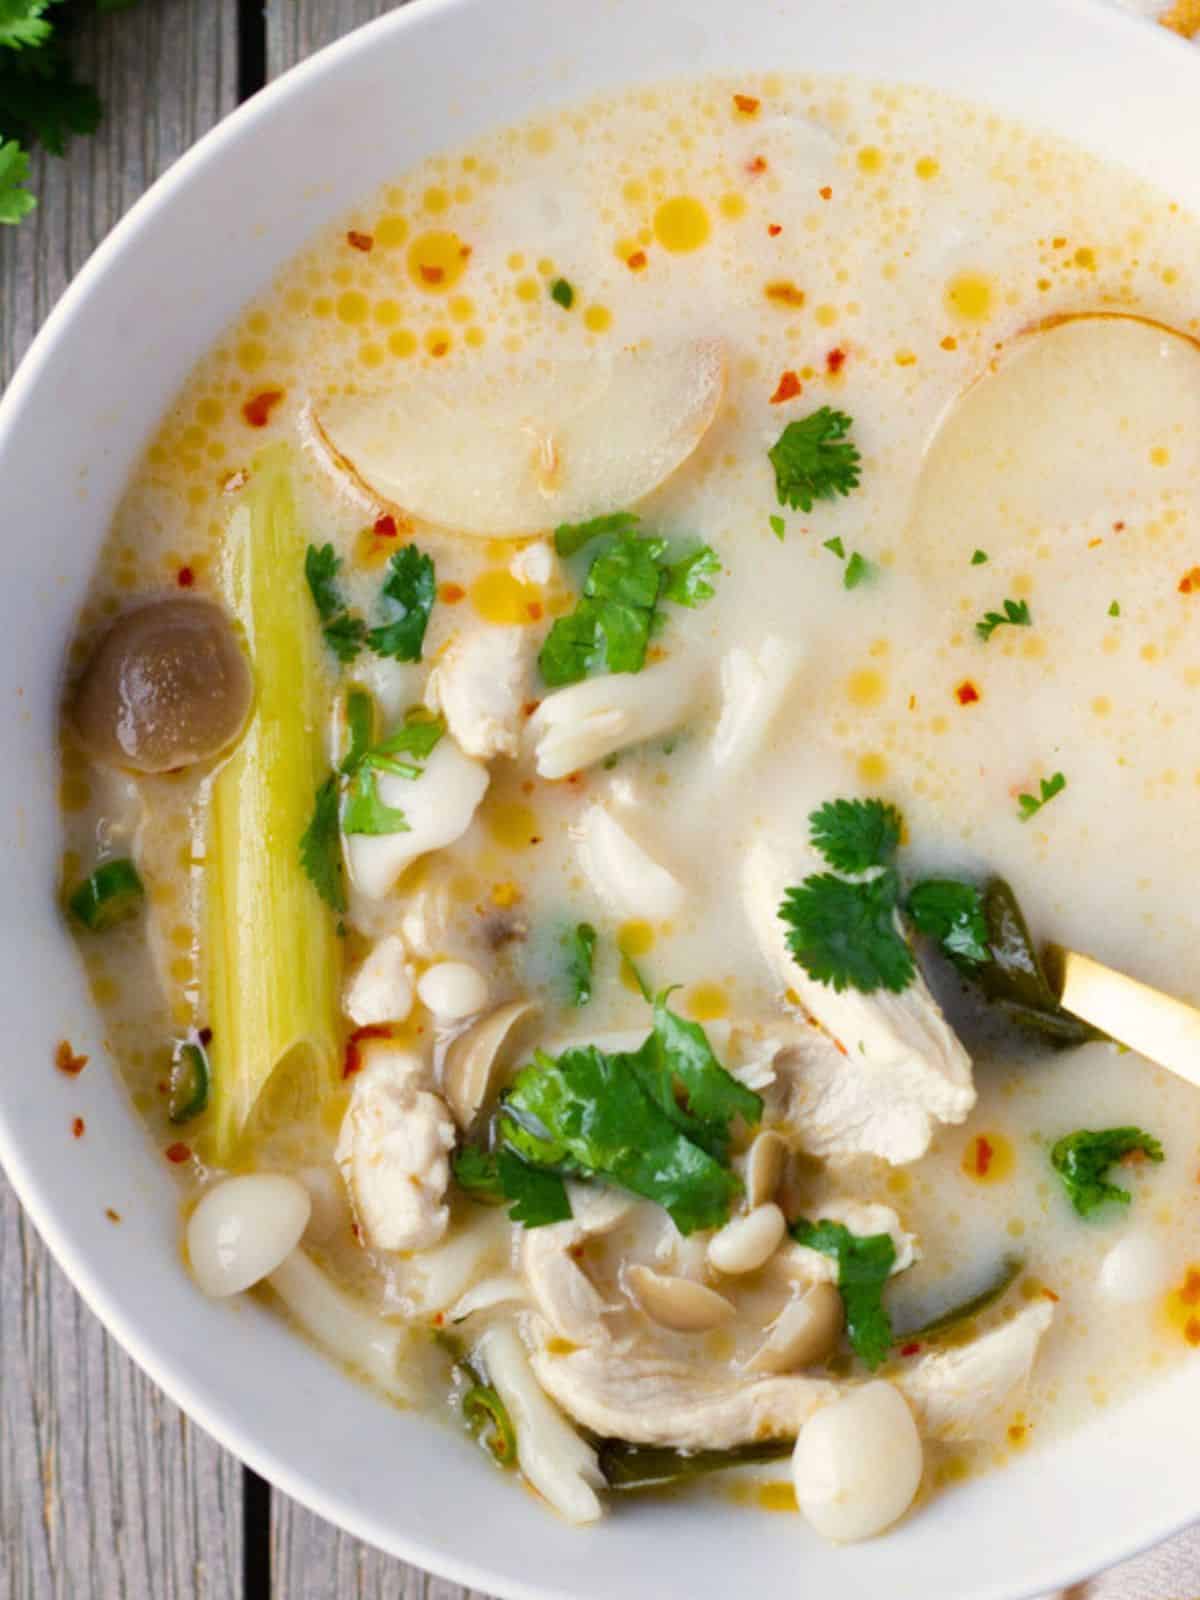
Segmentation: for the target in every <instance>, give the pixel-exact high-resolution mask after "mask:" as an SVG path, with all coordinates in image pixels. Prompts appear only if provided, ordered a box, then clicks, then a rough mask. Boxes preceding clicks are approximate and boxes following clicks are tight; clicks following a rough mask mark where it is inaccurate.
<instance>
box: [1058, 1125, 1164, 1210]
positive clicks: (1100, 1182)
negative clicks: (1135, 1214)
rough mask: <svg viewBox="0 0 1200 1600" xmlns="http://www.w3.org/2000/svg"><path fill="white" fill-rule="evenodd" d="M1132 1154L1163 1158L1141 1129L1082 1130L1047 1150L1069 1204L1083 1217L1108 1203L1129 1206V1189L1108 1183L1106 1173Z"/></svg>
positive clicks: (1160, 1151)
mask: <svg viewBox="0 0 1200 1600" xmlns="http://www.w3.org/2000/svg"><path fill="white" fill-rule="evenodd" d="M1134 1155H1136V1156H1138V1157H1140V1158H1141V1159H1143V1160H1145V1161H1155V1162H1158V1161H1161V1160H1162V1159H1163V1148H1162V1145H1161V1144H1160V1143H1159V1142H1158V1140H1157V1139H1155V1138H1154V1137H1153V1136H1152V1135H1151V1134H1149V1133H1143V1132H1142V1130H1141V1129H1140V1128H1103V1129H1100V1130H1097V1131H1092V1130H1090V1129H1087V1128H1081V1129H1080V1130H1079V1131H1078V1132H1077V1133H1069V1134H1067V1135H1066V1136H1065V1137H1064V1138H1062V1139H1059V1140H1058V1141H1057V1143H1056V1144H1055V1145H1054V1147H1053V1149H1052V1150H1051V1151H1050V1164H1051V1166H1053V1168H1054V1170H1055V1172H1057V1173H1058V1175H1059V1177H1060V1178H1061V1179H1062V1184H1063V1188H1064V1189H1065V1190H1066V1191H1067V1197H1068V1199H1069V1200H1070V1202H1071V1204H1072V1205H1073V1206H1074V1207H1075V1209H1076V1211H1077V1212H1078V1213H1079V1215H1080V1216H1081V1217H1086V1216H1090V1215H1091V1213H1092V1212H1093V1211H1095V1210H1096V1209H1097V1207H1099V1206H1102V1205H1103V1204H1104V1203H1105V1201H1108V1200H1112V1201H1115V1202H1116V1203H1117V1204H1118V1205H1123V1206H1127V1205H1128V1204H1129V1202H1130V1199H1131V1198H1132V1197H1131V1195H1130V1193H1129V1190H1128V1189H1120V1188H1118V1187H1117V1185H1116V1184H1115V1183H1109V1182H1108V1181H1107V1174H1108V1169H1109V1167H1111V1166H1112V1165H1113V1163H1114V1162H1117V1161H1123V1160H1125V1158H1126V1157H1127V1156H1134Z"/></svg>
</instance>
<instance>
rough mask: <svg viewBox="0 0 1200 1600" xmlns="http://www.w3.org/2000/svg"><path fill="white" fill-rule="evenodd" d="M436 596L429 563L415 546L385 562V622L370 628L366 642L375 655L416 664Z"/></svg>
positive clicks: (398, 551)
mask: <svg viewBox="0 0 1200 1600" xmlns="http://www.w3.org/2000/svg"><path fill="white" fill-rule="evenodd" d="M436 596H437V577H436V573H435V571H434V565H433V560H432V558H431V557H430V556H427V555H424V554H422V552H421V551H420V550H418V549H417V547H416V545H415V544H406V545H405V546H404V548H403V549H402V550H397V551H396V553H395V554H394V555H393V556H392V558H391V560H390V561H389V562H388V575H387V577H386V578H385V580H384V584H383V588H382V590H381V598H380V606H381V610H382V613H383V615H384V617H385V618H386V621H384V623H383V624H382V625H381V626H380V627H377V628H372V629H371V631H370V633H369V634H368V635H367V642H368V644H369V645H370V646H371V649H372V650H374V651H375V653H376V655H381V656H387V657H388V658H389V659H390V660H393V661H420V659H421V647H422V645H423V644H424V642H425V629H426V628H427V627H428V626H429V616H430V613H431V612H432V610H433V602H434V600H435V598H436Z"/></svg>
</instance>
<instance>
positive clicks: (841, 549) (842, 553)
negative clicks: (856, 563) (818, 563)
mask: <svg viewBox="0 0 1200 1600" xmlns="http://www.w3.org/2000/svg"><path fill="white" fill-rule="evenodd" d="M821 549H822V550H830V551H832V552H833V554H834V555H835V556H836V557H837V558H838V560H839V561H845V559H846V546H845V545H844V544H843V543H842V541H841V540H840V539H838V538H836V537H835V538H833V539H826V540H825V543H824V544H823V545H822V546H821Z"/></svg>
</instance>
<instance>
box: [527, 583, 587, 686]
mask: <svg viewBox="0 0 1200 1600" xmlns="http://www.w3.org/2000/svg"><path fill="white" fill-rule="evenodd" d="M602 663H603V636H602V635H601V632H600V624H599V621H598V619H597V616H596V608H595V606H592V605H588V604H586V603H581V604H580V605H578V606H577V607H576V608H575V610H574V611H572V612H570V613H569V614H568V615H567V616H565V617H558V618H557V619H556V620H555V623H554V626H553V627H552V628H551V629H550V632H549V633H548V634H547V635H546V639H545V642H544V643H543V645H542V648H541V650H540V651H539V652H538V668H539V670H540V671H541V674H542V677H543V678H544V679H545V681H546V683H547V684H549V686H550V688H552V689H558V688H561V687H562V686H563V684H567V683H578V682H579V680H580V679H581V678H586V677H587V675H588V673H589V672H590V671H591V669H592V667H593V665H597V666H598V665H601V664H602Z"/></svg>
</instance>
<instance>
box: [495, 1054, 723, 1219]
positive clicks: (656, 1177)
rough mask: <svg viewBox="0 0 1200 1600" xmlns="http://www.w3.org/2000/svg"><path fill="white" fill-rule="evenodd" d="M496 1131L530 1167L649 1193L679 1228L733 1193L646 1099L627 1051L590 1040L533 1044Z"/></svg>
mask: <svg viewBox="0 0 1200 1600" xmlns="http://www.w3.org/2000/svg"><path fill="white" fill-rule="evenodd" d="M500 1132H501V1137H502V1138H503V1140H504V1143H505V1144H506V1145H507V1146H508V1147H509V1148H510V1149H512V1150H514V1151H515V1152H516V1154H518V1155H520V1156H521V1157H523V1158H524V1159H525V1160H526V1161H528V1162H530V1163H531V1164H532V1165H534V1166H537V1167H543V1168H549V1169H550V1170H552V1171H557V1172H559V1173H561V1174H563V1175H566V1176H570V1175H572V1174H575V1175H580V1176H585V1177H597V1178H604V1179H607V1180H608V1181H609V1182H611V1183H615V1184H616V1185H618V1187H620V1188H622V1189H627V1190H628V1191H629V1192H630V1193H632V1194H637V1195H641V1196H642V1197H643V1198H645V1199H647V1200H653V1201H656V1202H657V1203H658V1204H659V1205H661V1206H664V1207H665V1208H666V1210H667V1211H669V1212H670V1214H671V1217H672V1219H673V1221H674V1223H675V1226H676V1227H677V1228H678V1229H679V1231H680V1232H681V1233H684V1234H688V1233H694V1232H695V1231H696V1230H697V1229H698V1228H715V1227H720V1226H721V1224H722V1223H724V1222H726V1221H727V1220H728V1218H729V1211H730V1207H731V1205H732V1204H733V1201H734V1198H735V1197H736V1196H737V1195H738V1194H739V1193H740V1192H741V1184H740V1182H739V1180H738V1179H737V1177H736V1176H735V1175H734V1174H733V1173H732V1172H729V1171H727V1170H726V1169H725V1168H724V1167H723V1166H721V1165H720V1163H719V1162H717V1161H716V1160H714V1159H713V1157H712V1156H711V1155H709V1154H708V1152H707V1151H706V1150H703V1149H701V1147H700V1146H699V1145H697V1144H693V1143H692V1141H691V1140H690V1139H688V1138H687V1137H686V1136H685V1135H684V1134H683V1133H682V1132H681V1131H680V1130H679V1128H678V1127H677V1126H676V1124H675V1123H674V1122H673V1121H672V1119H671V1118H670V1117H668V1116H667V1115H666V1113H665V1112H664V1111H663V1110H662V1109H661V1108H660V1107H659V1106H658V1105H657V1104H656V1103H655V1102H654V1100H653V1099H651V1097H650V1095H649V1094H648V1093H647V1092H646V1090H645V1088H644V1087H643V1084H642V1081H641V1079H640V1077H639V1075H638V1072H637V1071H636V1070H635V1068H634V1067H633V1065H632V1064H631V1062H630V1060H629V1058H628V1057H627V1056H622V1055H606V1054H605V1053H604V1052H603V1051H602V1050H599V1049H597V1048H596V1047H595V1046H594V1045H588V1046H584V1047H581V1048H576V1049H572V1050H564V1051H563V1053H562V1054H561V1055H560V1056H558V1057H557V1058H554V1057H552V1056H548V1055H546V1054H544V1052H542V1051H540V1050H539V1051H537V1052H536V1054H535V1056H534V1060H533V1063H532V1064H531V1065H530V1066H527V1067H524V1068H522V1070H521V1071H520V1072H519V1073H518V1074H517V1077H516V1079H515V1080H514V1082H513V1085H512V1087H511V1089H510V1090H509V1091H508V1093H507V1094H506V1096H505V1098H504V1101H503V1103H502V1108H501V1118H500Z"/></svg>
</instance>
